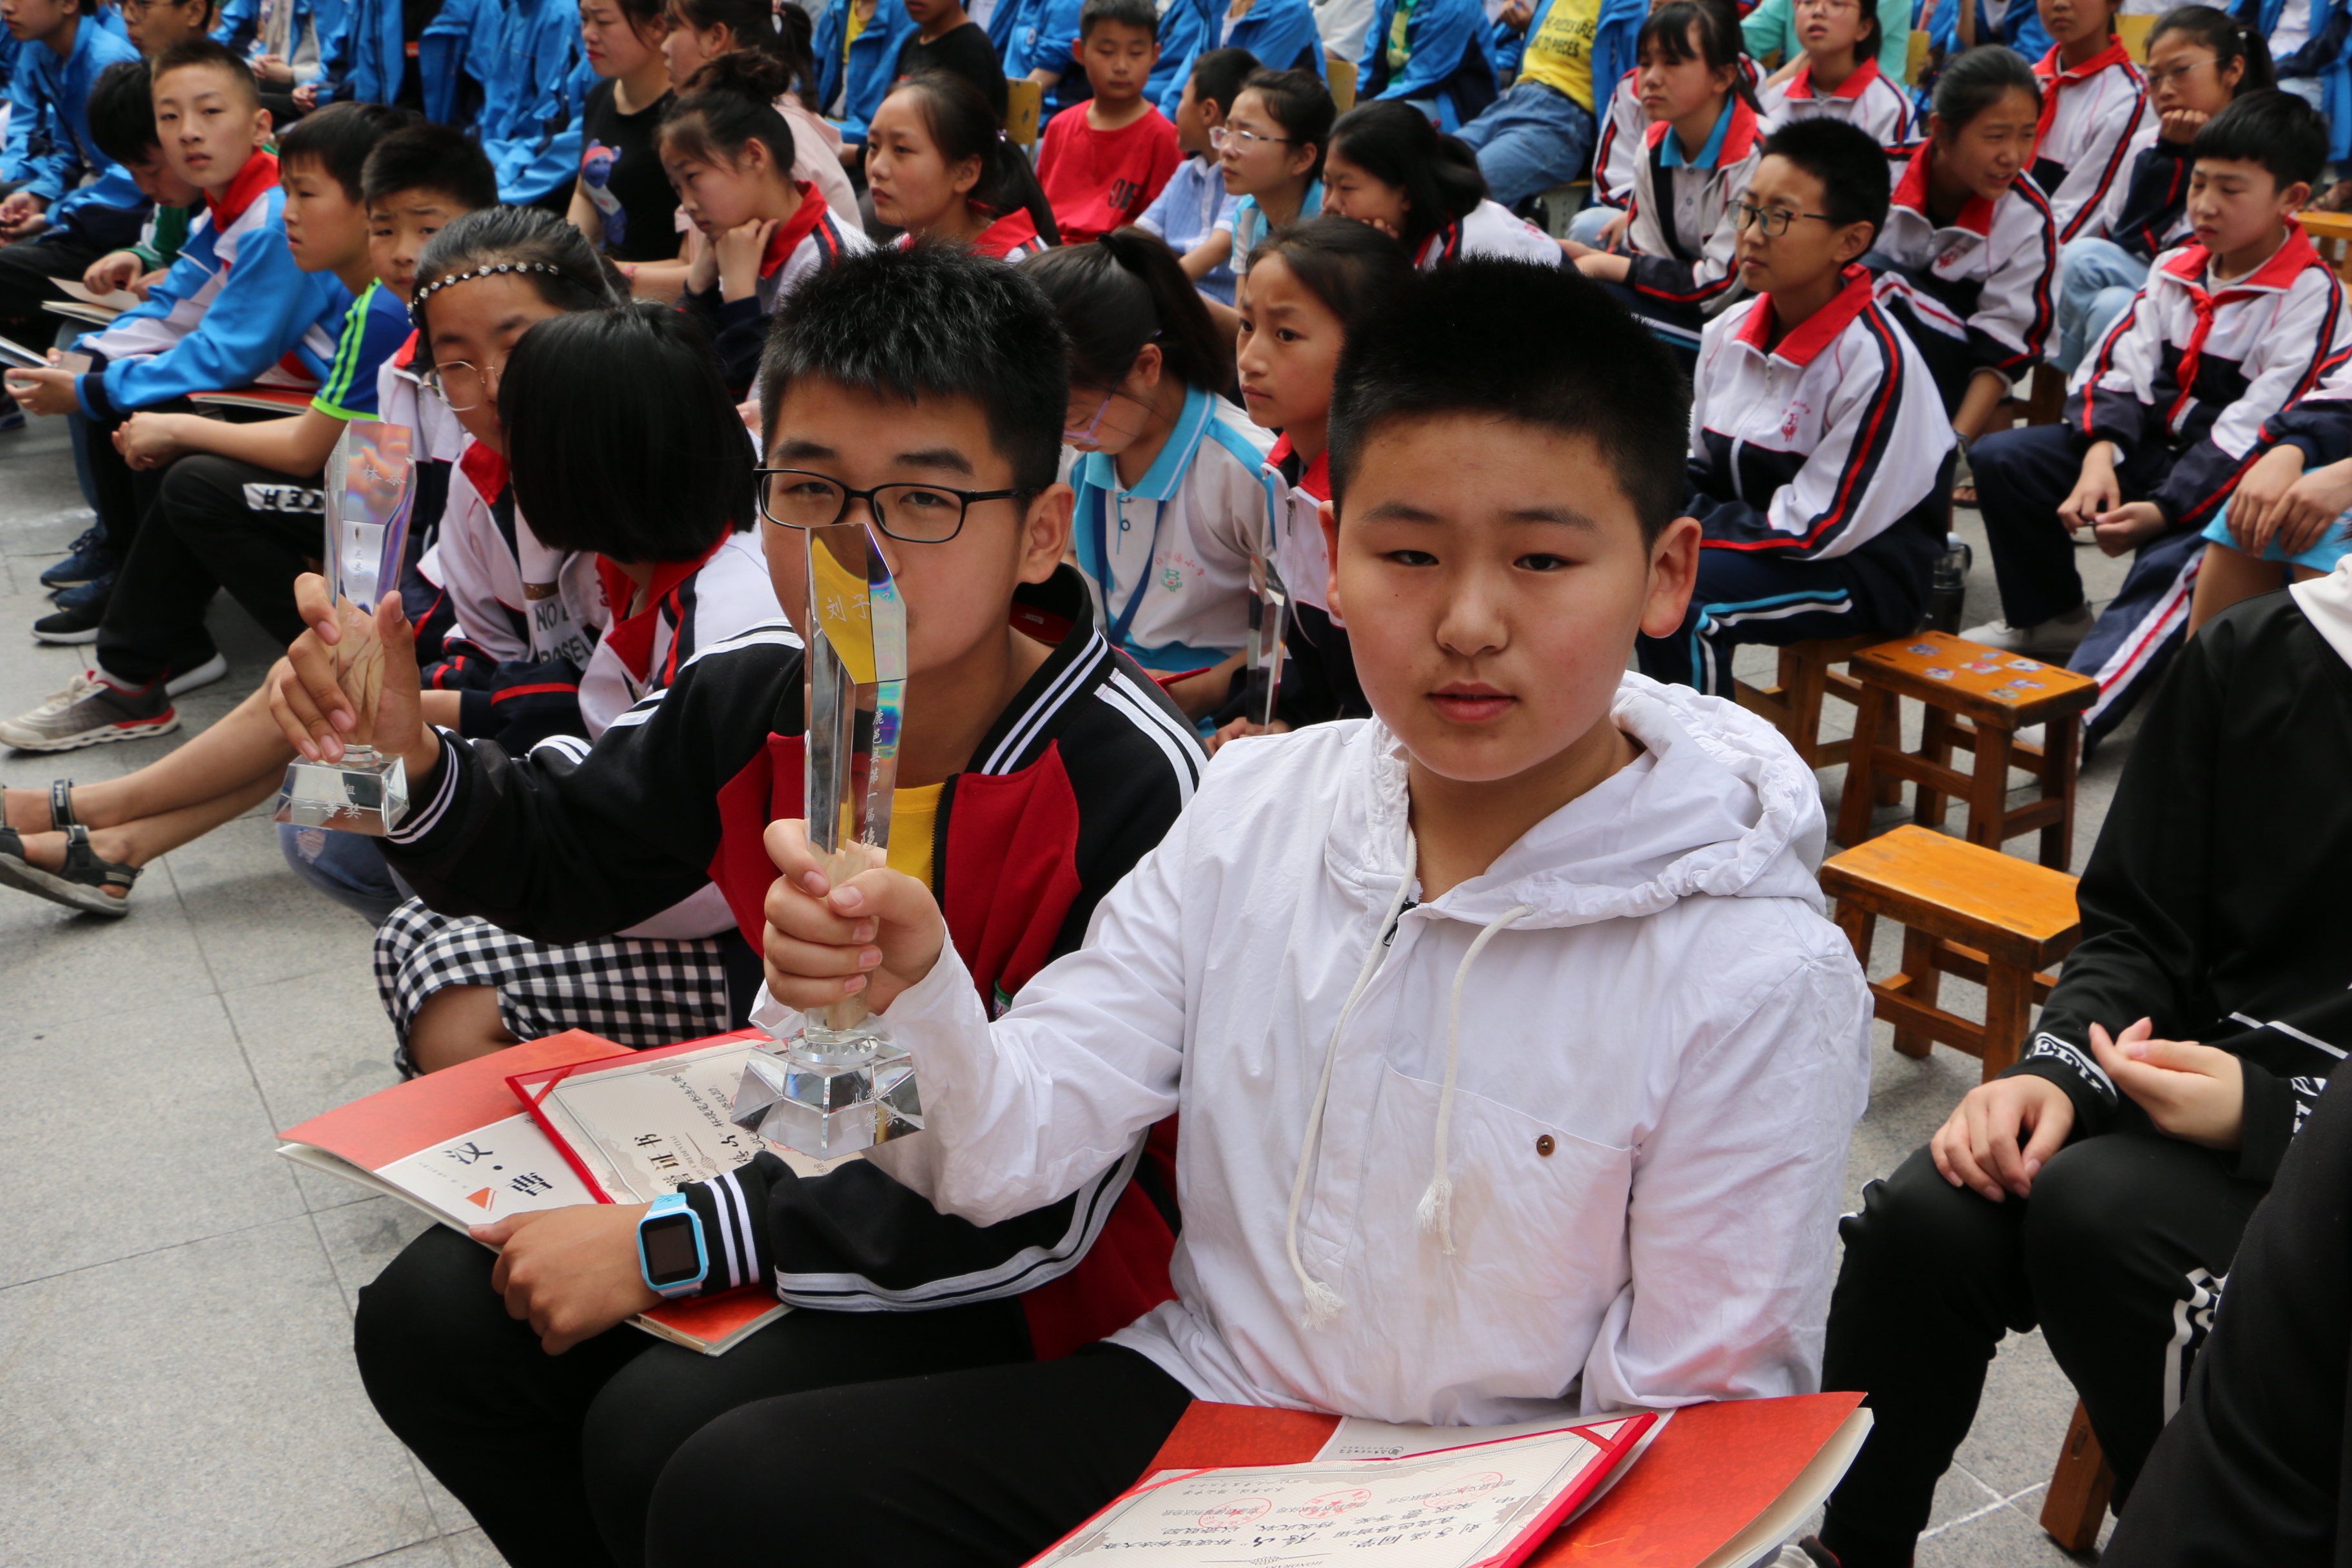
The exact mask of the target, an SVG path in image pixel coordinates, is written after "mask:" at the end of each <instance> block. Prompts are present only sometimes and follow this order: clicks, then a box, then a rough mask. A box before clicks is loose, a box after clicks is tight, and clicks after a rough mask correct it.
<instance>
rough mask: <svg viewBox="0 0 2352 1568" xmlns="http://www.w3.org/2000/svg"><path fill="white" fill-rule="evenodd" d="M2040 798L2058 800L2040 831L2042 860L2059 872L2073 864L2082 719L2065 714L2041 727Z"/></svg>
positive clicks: (2081, 748) (2081, 749) (2044, 863)
mask: <svg viewBox="0 0 2352 1568" xmlns="http://www.w3.org/2000/svg"><path fill="white" fill-rule="evenodd" d="M2044 732H2045V733H2046V734H2047V735H2048V736H2049V739H2048V741H2047V742H2044V744H2043V747H2042V757H2043V762H2042V799H2044V800H2056V801H2059V802H2061V803H2062V805H2063V810H2062V811H2061V812H2060V814H2059V817H2058V820H2057V821H2055V822H2053V823H2052V824H2051V825H2050V826H2047V827H2045V828H2043V829H2042V864H2043V865H2044V866H2047V867H2049V868H2052V869H2053V870H2057V871H2063V870H2065V869H2066V868H2068V867H2070V866H2072V865H2073V864H2074V775H2075V773H2077V772H2078V771H2079V770H2080V768H2081V767H2082V763H2083V721H2082V717H2081V716H2080V715H2079V714H2074V713H2069V714H2067V715H2066V716H2065V717H2063V718H2062V719H2053V720H2051V721H2049V723H2048V724H2047V725H2046V726H2044Z"/></svg>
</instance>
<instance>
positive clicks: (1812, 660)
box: [1732, 635, 1886, 768]
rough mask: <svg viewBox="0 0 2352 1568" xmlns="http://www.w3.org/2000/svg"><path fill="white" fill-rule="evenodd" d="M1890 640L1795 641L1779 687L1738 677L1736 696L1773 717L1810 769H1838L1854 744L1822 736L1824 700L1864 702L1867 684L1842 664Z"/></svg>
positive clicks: (1787, 650) (1785, 653)
mask: <svg viewBox="0 0 2352 1568" xmlns="http://www.w3.org/2000/svg"><path fill="white" fill-rule="evenodd" d="M1885 640H1886V639H1885V637H1881V636H1877V635H1872V636H1869V637H1836V638H1829V639H1816V640H1814V641H1812V642H1792V643H1790V644H1789V645H1788V646H1786V647H1782V648H1780V650H1779V652H1780V685H1778V686H1750V685H1748V682H1746V681H1744V680H1735V681H1734V682H1733V683H1732V695H1733V696H1734V697H1735V698H1736V699H1737V700H1738V703H1739V705H1740V706H1741V707H1742V708H1745V709H1747V710H1748V711H1749V712H1750V713H1754V714H1757V715H1759V716H1760V717H1762V718H1764V719H1767V720H1769V721H1771V724H1772V727H1773V728H1774V729H1776V730H1778V731H1780V733H1781V734H1783V735H1785V736H1787V737H1788V738H1789V744H1790V745H1791V746H1794V747H1795V748H1796V749H1797V755H1799V756H1801V757H1802V758H1804V759H1805V765H1806V766H1807V767H1809V768H1829V767H1835V766H1836V765H1837V764H1839V763H1843V762H1844V761H1845V760H1846V757H1847V755H1848V754H1849V752H1851V751H1852V750H1853V742H1851V741H1824V740H1822V700H1823V699H1825V698H1830V697H1834V698H1836V699H1837V700H1839V701H1841V702H1852V703H1855V704H1857V705H1859V704H1860V702H1861V701H1862V683H1861V682H1860V681H1857V680H1856V679H1853V677H1852V676H1850V675H1848V674H1846V673H1845V671H1843V670H1842V669H1840V668H1837V667H1838V666H1839V665H1841V664H1843V663H1844V662H1845V661H1846V660H1848V659H1850V658H1853V656H1854V655H1855V654H1858V653H1860V652H1862V651H1863V650H1864V648H1869V647H1877V646H1878V645H1879V644H1880V643H1882V642H1885Z"/></svg>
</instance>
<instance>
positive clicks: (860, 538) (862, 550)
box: [733, 523, 923, 1160]
mask: <svg viewBox="0 0 2352 1568" xmlns="http://www.w3.org/2000/svg"><path fill="white" fill-rule="evenodd" d="M805 532H806V534H807V539H808V566H809V570H808V584H809V603H808V616H807V618H806V621H805V622H804V624H803V626H802V628H801V631H802V636H803V638H804V639H805V641H806V642H807V644H808V653H807V656H806V658H804V659H803V664H802V668H803V679H804V682H805V685H804V691H805V697H804V701H805V711H806V714H807V718H808V743H807V747H806V758H807V775H806V787H805V794H804V803H805V807H806V811H807V816H808V837H809V847H810V848H811V849H813V850H814V851H815V853H816V855H817V858H818V859H819V861H820V862H821V863H822V864H823V865H824V871H825V875H826V877H828V878H829V879H832V880H833V881H835V882H836V883H838V882H842V881H845V880H847V879H849V878H851V877H854V876H856V874H857V873H858V872H860V871H863V870H866V869H867V868H870V867H873V866H877V865H880V864H882V861H883V853H884V847H885V846H887V844H888V843H889V839H890V792H891V790H892V788H893V787H894V786H895V784H896V783H897V780H898V719H899V709H900V704H901V701H902V699H903V696H904V693H905V689H906V680H907V609H906V605H905V604H904V602H903V601H901V600H900V599H899V597H898V586H897V584H894V583H893V582H892V581H891V580H890V568H889V565H888V564H887V563H886V562H885V561H884V560H883V558H882V552H881V550H880V548H879V547H878V546H877V544H876V542H875V540H874V537H873V535H872V534H870V533H868V532H867V531H866V526H865V525H864V524H863V523H841V524H836V525H835V526H834V527H831V528H812V529H808V530H806V531H805ZM733 1117H734V1121H735V1124H736V1125H737V1126H739V1127H748V1128H750V1129H751V1130H752V1131H755V1132H757V1133H759V1134H760V1136H761V1137H762V1138H765V1139H767V1140H769V1141H770V1142H775V1143H782V1145H784V1147H786V1148H788V1149H792V1150H795V1151H797V1152H800V1153H803V1154H806V1155H808V1156H809V1157H810V1158H812V1159H816V1160H835V1159H839V1158H840V1157H841V1156H843V1155H845V1154H850V1153H855V1152H857V1151H858V1150H860V1149H869V1148H872V1147H873V1146H874V1145H875V1144H877V1143H883V1142H888V1141H889V1140H891V1139H893V1138H898V1137H903V1136H904V1135H906V1134H907V1133H909V1132H919V1131H922V1127H923V1108H922V1103H921V1101H920V1100H918V1099H917V1097H916V1093H915V1064H914V1059H913V1058H911V1057H909V1056H908V1054H907V1053H906V1052H905V1051H904V1050H902V1049H900V1048H899V1047H897V1046H895V1045H893V1044H891V1042H890V1040H889V1037H888V1036H887V1032H886V1031H885V1030H884V1028H883V1027H882V1026H881V1025H880V1024H878V1023H877V1021H876V1020H875V1019H874V1017H873V1016H872V1015H871V1014H870V1013H869V1012H868V1011H867V1010H866V999H865V998H864V997H863V996H851V997H849V998H847V999H845V1000H844V1001H841V1002H836V1003H835V1004H833V1005H831V1006H829V1007H822V1008H812V1009H810V1010H809V1011H808V1012H806V1013H805V1014H803V1023H802V1026H801V1028H800V1031H799V1033H797V1034H795V1035H793V1037H791V1038H790V1039H789V1040H781V1041H777V1042H776V1043H774V1044H772V1045H769V1046H765V1047H761V1050H760V1051H758V1052H755V1053H754V1054H753V1055H752V1057H751V1060H750V1061H749V1062H747V1063H746V1064H745V1065H744V1068H743V1081H742V1084H741V1086H740V1088H739V1089H737V1091H736V1095H735V1104H734V1109H733Z"/></svg>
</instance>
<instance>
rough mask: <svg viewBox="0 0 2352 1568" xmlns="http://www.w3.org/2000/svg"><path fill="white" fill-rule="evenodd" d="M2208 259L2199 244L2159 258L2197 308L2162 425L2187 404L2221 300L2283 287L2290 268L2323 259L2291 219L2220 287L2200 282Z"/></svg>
mask: <svg viewBox="0 0 2352 1568" xmlns="http://www.w3.org/2000/svg"><path fill="white" fill-rule="evenodd" d="M2211 265H2212V256H2211V253H2210V252H2209V251H2207V250H2206V248H2205V247H2203V246H2201V245H2190V246H2187V247H2183V248H2182V249H2181V251H2180V252H2179V254H2178V255H2176V256H2174V257H2173V258H2172V259H2171V260H2170V261H2168V262H2167V263H2165V268H2164V269H2165V270H2166V271H2167V272H2169V273H2171V274H2172V275H2173V277H2175V278H2176V279H2179V281H2180V286H2181V287H2182V288H2183V289H2187V290H2188V291H2189V305H2190V307H2191V308H2192V309H2194V310H2196V312H2197V324H2196V326H2194V327H2192V328H2190V329H2189V342H2187V343H2186V344H2184V345H2183V346H2182V348H2181V350H2180V370H2179V376H2180V395H2179V396H2178V397H2176V398H2174V399H2173V400H2172V406H2171V407H2170V408H2168V409H2167V410H2165V414H2164V424H2165V428H2167V429H2171V428H2172V427H2173V422H2174V421H2175V420H2177V419H2179V417H2180V411H2181V410H2182V409H2184V408H2186V407H2188V406H2189V396H2190V393H2191V389H2192V388H2194V387H2195V386H2196V384H2197V362H2198V360H2199V359H2200V358H2201V357H2203V354H2204V352H2205V339H2206V337H2207V335H2208V334H2210V332H2211V331H2213V312H2214V310H2215V308H2216V307H2217V306H2219V305H2220V304H2221V301H2222V300H2230V299H2234V298H2236V297H2237V296H2239V295H2241V294H2259V293H2261V292H2263V290H2265V289H2283V288H2284V287H2286V286H2287V284H2289V283H2291V282H2292V281H2294V276H2295V274H2297V273H2299V272H2301V271H2302V270H2303V269H2304V268H2306V267H2324V266H2326V263H2325V262H2323V261H2321V260H2320V259H2319V253H2318V252H2317V251H2316V250H2314V249H2313V248H2312V246H2311V239H2310V237H2308V236H2307V235H2305V233H2304V232H2303V229H2302V227H2301V226H2299V225H2297V226H2291V227H2289V228H2288V230H2287V235H2286V243H2285V244H2284V245H2282V246H2280V247H2278V249H2277V250H2276V251H2274V252H2273V253H2272V255H2271V258H2270V259H2269V260H2268V261H2265V262H2263V264H2262V265H2261V266H2260V267H2257V268H2254V269H2253V270H2252V272H2249V273H2247V274H2246V275H2245V276H2244V277H2243V278H2240V279H2235V280H2233V281H2231V282H2228V283H2224V284H2222V285H2221V288H2220V289H2214V290H2212V291H2210V292H2209V291H2208V290H2207V289H2206V287H2205V269H2206V268H2208V267H2210V266H2211Z"/></svg>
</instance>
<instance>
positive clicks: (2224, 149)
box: [2189, 87, 2327, 190]
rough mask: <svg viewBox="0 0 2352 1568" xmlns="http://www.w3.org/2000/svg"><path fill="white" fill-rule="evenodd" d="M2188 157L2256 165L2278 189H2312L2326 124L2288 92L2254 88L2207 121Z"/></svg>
mask: <svg viewBox="0 0 2352 1568" xmlns="http://www.w3.org/2000/svg"><path fill="white" fill-rule="evenodd" d="M2189 157H2191V158H2193V159H2204V158H2223V159H2230V160H2232V161H2234V162H2239V163H2259V164H2261V165H2262V166H2263V168H2264V169H2267V170H2268V171H2270V176H2271V178H2272V179H2273V181H2275V182H2276V183H2277V185H2278V188H2279V189H2280V190H2284V189H2286V188H2287V187H2288V186H2289V185H2292V184H2305V185H2309V184H2316V183H2317V182H2318V180H2319V176H2320V174H2321V172H2322V171H2323V170H2325V169H2326V167H2327V119H2326V116H2325V115H2323V114H2321V113H2320V112H2319V110H2315V109H2314V108H2312V107H2311V105H2309V104H2308V103H2305V101H2304V100H2301V99H2299V98H2297V97H2296V96H2295V95H2294V94H2293V93H2291V92H2285V91H2282V90H2281V89H2278V88H2274V87H2264V88H2257V89H2254V90H2253V91H2252V92H2242V93H2240V94H2238V96H2237V97H2235V98H2233V99H2231V100H2230V104H2229V107H2228V108H2226V109H2224V110H2221V113H2219V114H2216V115H2215V116H2214V117H2213V118H2212V119H2210V120H2209V121H2206V122H2205V124H2204V126H2203V127H2202V128H2201V129H2200V131H2199V132H2197V138H2196V140H2195V141H2193V142H2189Z"/></svg>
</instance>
